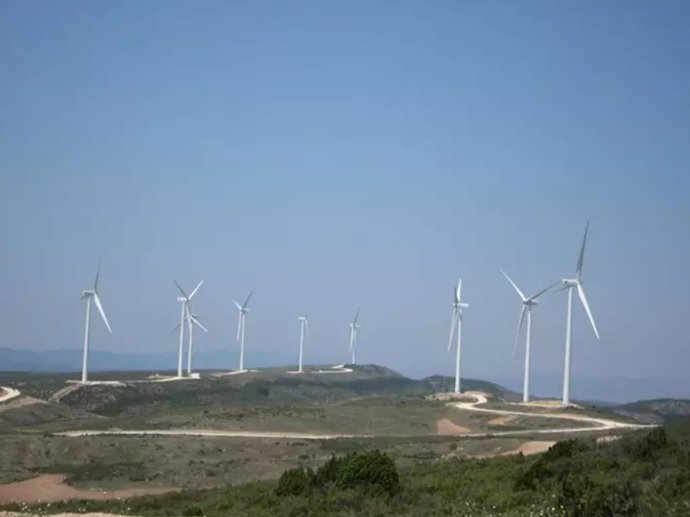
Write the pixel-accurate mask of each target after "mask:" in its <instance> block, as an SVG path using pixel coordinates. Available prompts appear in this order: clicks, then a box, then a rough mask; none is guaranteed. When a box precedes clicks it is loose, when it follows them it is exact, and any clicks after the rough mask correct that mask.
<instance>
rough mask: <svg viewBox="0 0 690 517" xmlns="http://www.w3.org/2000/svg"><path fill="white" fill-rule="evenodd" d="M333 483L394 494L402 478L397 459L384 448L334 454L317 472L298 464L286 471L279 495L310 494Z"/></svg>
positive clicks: (277, 491)
mask: <svg viewBox="0 0 690 517" xmlns="http://www.w3.org/2000/svg"><path fill="white" fill-rule="evenodd" d="M330 485H334V486H336V487H337V488H340V489H353V490H359V491H364V492H368V493H374V494H387V495H394V494H396V493H398V492H399V491H400V477H399V475H398V471H397V469H396V468H395V463H394V462H393V459H392V458H391V457H390V456H389V455H388V454H386V453H385V452H381V451H368V452H362V453H354V452H353V453H350V454H348V455H347V456H344V457H342V458H336V457H335V456H332V457H331V458H330V459H329V460H328V461H327V462H326V463H325V464H324V465H323V466H322V467H320V468H319V469H317V471H316V472H313V471H312V470H311V469H309V468H302V467H297V468H294V469H290V470H288V471H286V472H284V473H283V475H282V476H280V479H279V480H278V488H276V495H279V496H286V495H293V496H297V495H308V494H309V493H311V491H312V490H315V489H319V490H323V489H325V488H328V487H329V486H330Z"/></svg>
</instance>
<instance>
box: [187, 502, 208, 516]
mask: <svg viewBox="0 0 690 517" xmlns="http://www.w3.org/2000/svg"><path fill="white" fill-rule="evenodd" d="M203 515H204V511H203V510H202V509H201V506H199V505H198V504H190V505H189V506H187V507H186V508H185V509H184V510H182V516H183V517H203Z"/></svg>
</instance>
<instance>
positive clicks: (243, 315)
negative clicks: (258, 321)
mask: <svg viewBox="0 0 690 517" xmlns="http://www.w3.org/2000/svg"><path fill="white" fill-rule="evenodd" d="M251 298H252V293H251V292H250V293H249V296H247V299H246V300H245V301H244V303H243V304H242V305H240V304H239V303H237V302H236V301H235V300H233V301H232V303H234V304H235V307H237V310H238V311H239V316H238V319H237V341H238V342H239V344H240V370H239V371H241V372H243V371H244V328H245V327H244V325H245V322H246V320H247V313H248V312H249V309H248V308H247V305H248V304H249V300H250V299H251Z"/></svg>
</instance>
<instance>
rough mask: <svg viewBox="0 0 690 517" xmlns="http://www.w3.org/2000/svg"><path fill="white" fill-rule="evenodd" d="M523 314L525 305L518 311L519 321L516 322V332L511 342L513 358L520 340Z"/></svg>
mask: <svg viewBox="0 0 690 517" xmlns="http://www.w3.org/2000/svg"><path fill="white" fill-rule="evenodd" d="M525 312H527V305H523V306H522V310H521V311H520V321H519V322H518V326H517V330H516V331H515V340H514V341H513V356H514V355H515V354H516V353H517V344H518V339H519V338H520V331H521V330H522V322H523V321H524V320H525Z"/></svg>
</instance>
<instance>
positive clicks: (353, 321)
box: [352, 307, 359, 325]
mask: <svg viewBox="0 0 690 517" xmlns="http://www.w3.org/2000/svg"><path fill="white" fill-rule="evenodd" d="M358 319H359V307H357V312H356V313H355V319H354V320H352V324H353V325H357V320H358Z"/></svg>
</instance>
